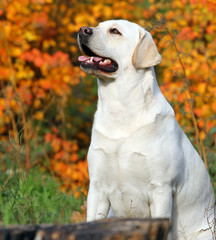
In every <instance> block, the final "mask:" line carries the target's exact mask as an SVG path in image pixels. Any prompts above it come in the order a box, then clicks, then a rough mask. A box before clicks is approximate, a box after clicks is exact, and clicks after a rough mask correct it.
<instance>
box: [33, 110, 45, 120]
mask: <svg viewBox="0 0 216 240" xmlns="http://www.w3.org/2000/svg"><path fill="white" fill-rule="evenodd" d="M34 117H35V119H37V120H41V119H42V118H43V117H44V113H43V112H40V111H37V112H36V113H35V115H34Z"/></svg>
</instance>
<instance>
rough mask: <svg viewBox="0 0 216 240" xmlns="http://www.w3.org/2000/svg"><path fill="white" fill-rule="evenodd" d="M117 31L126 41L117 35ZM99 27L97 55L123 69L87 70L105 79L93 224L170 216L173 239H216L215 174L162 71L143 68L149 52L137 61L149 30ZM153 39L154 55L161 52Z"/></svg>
mask: <svg viewBox="0 0 216 240" xmlns="http://www.w3.org/2000/svg"><path fill="white" fill-rule="evenodd" d="M110 28H117V29H118V30H119V31H120V32H121V33H122V35H116V34H110V31H109V29H110ZM92 29H93V34H92V35H91V36H90V37H89V45H88V46H89V47H90V49H91V50H92V51H93V52H95V53H96V54H98V55H99V56H104V57H109V58H112V59H114V60H115V61H116V62H117V63H118V65H119V68H118V71H117V72H115V73H112V74H106V73H104V72H101V71H94V70H85V71H86V72H87V73H89V74H94V75H96V76H97V77H98V106H97V111H96V113H95V118H94V124H93V129H92V139H91V145H90V148H89V152H88V166H89V174H90V189H89V193H88V205H87V220H88V221H93V220H96V219H101V218H104V217H107V215H108V213H109V210H110V208H111V210H110V211H112V212H113V214H114V215H115V216H118V217H153V218H155V217H158V218H162V217H168V218H170V219H171V221H172V228H171V231H170V234H169V239H171V240H176V239H178V240H180V239H181V240H183V239H187V240H192V239H193V240H194V239H199V240H212V239H213V237H212V233H211V230H212V229H209V224H208V221H209V222H212V221H213V219H214V208H212V210H211V212H209V213H208V214H209V215H210V216H209V217H208V219H207V217H206V216H205V212H206V209H208V208H209V207H211V206H212V205H213V204H214V192H213V189H212V185H211V182H210V178H209V175H208V172H207V170H206V168H205V166H204V164H203V161H202V160H201V158H200V156H199V155H198V153H197V152H196V150H195V149H194V147H193V146H192V144H191V143H190V141H189V140H188V138H187V137H186V135H185V134H184V132H183V131H182V129H181V128H180V127H179V125H178V123H177V122H176V120H175V115H174V111H173V109H172V108H171V106H170V105H169V103H168V102H167V101H166V99H165V98H164V96H163V94H162V93H161V91H160V88H159V87H158V84H157V81H156V78H155V73H154V68H153V67H149V68H145V67H144V68H143V67H142V66H143V65H145V63H146V60H145V56H146V55H145V52H143V54H142V53H140V52H139V54H137V53H136V54H135V55H134V52H135V49H142V47H141V48H140V47H138V48H137V45H138V44H140V42H141V38H142V37H143V35H145V34H147V32H146V31H145V30H144V29H143V28H141V27H140V26H139V25H137V24H135V23H131V22H128V21H124V20H117V21H106V22H103V23H101V24H100V25H99V26H98V27H97V28H92ZM148 34H149V33H148ZM149 41H150V40H149ZM151 41H152V43H151V44H150V45H149V47H148V48H149V50H150V48H151V47H152V48H154V47H155V45H154V42H153V40H151ZM139 51H141V50H139ZM154 51H155V50H154ZM153 54H154V57H155V59H156V60H157V61H156V60H154V61H153V62H152V64H151V65H152V66H153V65H156V64H158V59H160V55H159V54H158V53H157V52H155V53H153ZM157 54H158V55H157ZM151 55H152V54H150V56H151ZM140 56H142V59H141V57H140ZM133 58H135V59H133ZM137 58H139V59H137ZM137 64H138V65H139V66H137ZM148 64H149V59H148ZM140 66H141V67H140Z"/></svg>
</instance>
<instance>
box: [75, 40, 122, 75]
mask: <svg viewBox="0 0 216 240" xmlns="http://www.w3.org/2000/svg"><path fill="white" fill-rule="evenodd" d="M81 49H82V52H83V53H84V54H85V55H86V56H79V58H78V60H79V61H80V62H81V67H83V68H91V69H93V70H101V71H103V72H106V73H113V72H116V71H117V69H118V64H117V63H116V62H115V61H114V60H112V59H111V58H106V57H101V56H98V55H97V54H95V53H93V52H92V51H91V49H90V48H88V47H87V46H86V45H85V44H83V43H82V44H81Z"/></svg>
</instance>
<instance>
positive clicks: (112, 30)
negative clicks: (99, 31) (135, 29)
mask: <svg viewBox="0 0 216 240" xmlns="http://www.w3.org/2000/svg"><path fill="white" fill-rule="evenodd" d="M110 33H113V34H119V35H121V33H120V32H119V30H118V29H116V28H111V29H110Z"/></svg>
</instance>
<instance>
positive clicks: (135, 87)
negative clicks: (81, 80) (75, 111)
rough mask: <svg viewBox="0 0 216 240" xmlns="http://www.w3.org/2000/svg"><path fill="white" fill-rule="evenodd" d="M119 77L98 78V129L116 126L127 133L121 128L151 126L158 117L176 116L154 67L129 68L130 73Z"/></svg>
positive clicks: (96, 123)
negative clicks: (159, 84) (164, 94)
mask: <svg viewBox="0 0 216 240" xmlns="http://www.w3.org/2000/svg"><path fill="white" fill-rule="evenodd" d="M120 75H121V76H122V77H118V78H116V79H115V80H111V81H110V80H109V81H108V80H102V79H98V107H97V112H96V116H97V117H95V123H94V125H95V127H96V128H108V129H110V127H111V126H112V124H113V125H115V128H119V130H120V131H124V130H121V129H122V128H123V129H124V127H125V128H126V129H127V128H128V126H129V125H134V127H132V128H136V127H140V126H143V125H147V124H150V123H152V122H154V121H155V119H156V117H157V116H158V115H165V116H167V115H174V112H173V109H172V108H171V106H170V105H169V103H168V102H167V101H166V99H165V98H164V96H163V94H162V93H161V90H160V88H159V86H158V84H157V81H156V78H155V73H154V68H153V67H152V68H148V69H142V70H139V71H135V70H134V71H131V69H130V71H128V74H127V72H124V74H120ZM100 131H102V130H100ZM108 131H109V130H108ZM132 131H133V130H132Z"/></svg>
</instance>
